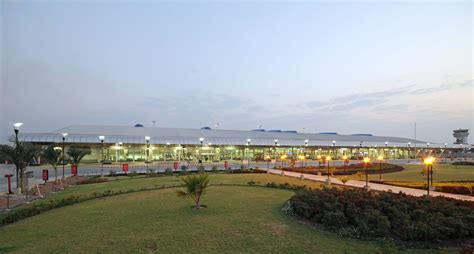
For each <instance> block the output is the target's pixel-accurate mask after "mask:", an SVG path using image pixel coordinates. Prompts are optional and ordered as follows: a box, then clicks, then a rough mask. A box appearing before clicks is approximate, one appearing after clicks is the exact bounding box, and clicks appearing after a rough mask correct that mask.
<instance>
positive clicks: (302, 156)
mask: <svg viewBox="0 0 474 254" xmlns="http://www.w3.org/2000/svg"><path fill="white" fill-rule="evenodd" d="M298 158H299V159H300V160H301V164H300V165H301V167H300V168H301V176H300V178H301V179H304V175H303V164H304V160H305V159H306V157H305V156H304V155H300V156H298Z"/></svg>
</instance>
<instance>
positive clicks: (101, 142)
mask: <svg viewBox="0 0 474 254" xmlns="http://www.w3.org/2000/svg"><path fill="white" fill-rule="evenodd" d="M99 140H100V144H101V146H102V159H101V161H100V162H101V173H100V175H101V177H104V140H105V136H99Z"/></svg>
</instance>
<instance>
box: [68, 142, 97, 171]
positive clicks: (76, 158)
mask: <svg viewBox="0 0 474 254" xmlns="http://www.w3.org/2000/svg"><path fill="white" fill-rule="evenodd" d="M89 154H91V148H90V147H88V146H71V148H69V150H68V151H67V155H68V156H69V159H70V160H71V163H72V165H74V166H76V169H78V168H79V163H80V162H81V160H82V158H84V156H86V155H89ZM76 174H77V171H76Z"/></svg>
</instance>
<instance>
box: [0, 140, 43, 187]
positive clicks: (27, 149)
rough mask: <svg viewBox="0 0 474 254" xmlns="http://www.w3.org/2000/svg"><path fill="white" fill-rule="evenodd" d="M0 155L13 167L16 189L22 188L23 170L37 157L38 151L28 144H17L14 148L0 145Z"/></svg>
mask: <svg viewBox="0 0 474 254" xmlns="http://www.w3.org/2000/svg"><path fill="white" fill-rule="evenodd" d="M0 154H3V155H4V156H5V157H7V158H8V159H9V160H11V161H12V163H13V165H15V171H16V175H17V183H16V185H17V187H21V186H23V178H24V173H25V169H26V167H27V166H28V165H29V164H30V162H31V161H32V160H33V158H34V157H35V156H36V155H38V149H37V148H36V147H34V146H33V145H32V144H30V143H20V142H17V143H16V145H15V146H10V145H0ZM18 178H19V179H18ZM18 180H19V181H18Z"/></svg>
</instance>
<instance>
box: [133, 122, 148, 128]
mask: <svg viewBox="0 0 474 254" xmlns="http://www.w3.org/2000/svg"><path fill="white" fill-rule="evenodd" d="M133 127H137V128H143V127H145V126H143V124H141V123H137V124H135V125H134V126H133Z"/></svg>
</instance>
